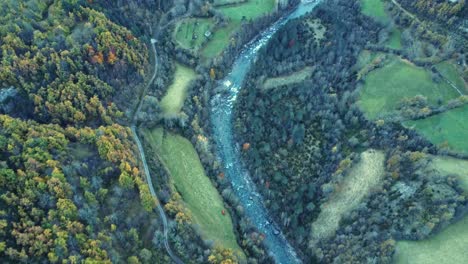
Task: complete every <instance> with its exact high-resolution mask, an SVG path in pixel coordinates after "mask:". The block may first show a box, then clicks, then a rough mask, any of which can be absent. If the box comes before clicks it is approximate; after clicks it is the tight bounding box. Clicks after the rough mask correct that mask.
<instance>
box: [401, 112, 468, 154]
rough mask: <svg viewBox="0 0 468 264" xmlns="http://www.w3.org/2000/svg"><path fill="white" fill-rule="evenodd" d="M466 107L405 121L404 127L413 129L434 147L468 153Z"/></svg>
mask: <svg viewBox="0 0 468 264" xmlns="http://www.w3.org/2000/svg"><path fill="white" fill-rule="evenodd" d="M467 117H468V105H465V106H463V107H459V108H455V109H452V110H449V111H447V112H444V113H441V114H438V115H434V116H430V117H428V118H425V119H420V120H413V121H406V122H404V123H403V125H404V126H406V127H409V128H412V129H415V130H416V131H418V132H419V133H421V134H422V135H423V136H425V137H426V138H427V139H428V140H429V141H431V142H432V143H433V144H436V145H441V144H443V145H446V146H447V147H448V148H449V149H451V150H454V151H458V152H462V153H468V140H467V139H468V122H467Z"/></svg>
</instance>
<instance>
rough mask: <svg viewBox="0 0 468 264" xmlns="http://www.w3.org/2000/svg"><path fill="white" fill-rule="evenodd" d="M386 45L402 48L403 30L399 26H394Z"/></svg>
mask: <svg viewBox="0 0 468 264" xmlns="http://www.w3.org/2000/svg"><path fill="white" fill-rule="evenodd" d="M385 46H387V47H389V48H392V49H397V50H399V49H401V48H402V47H403V46H402V44H401V30H399V29H398V28H393V30H392V32H391V33H390V37H389V39H388V41H387V43H386V45H385Z"/></svg>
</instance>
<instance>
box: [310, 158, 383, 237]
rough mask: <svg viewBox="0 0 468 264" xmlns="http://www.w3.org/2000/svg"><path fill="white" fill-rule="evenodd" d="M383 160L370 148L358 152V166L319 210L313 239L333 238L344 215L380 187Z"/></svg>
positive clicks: (313, 228) (314, 225) (355, 166)
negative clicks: (359, 155) (359, 154)
mask: <svg viewBox="0 0 468 264" xmlns="http://www.w3.org/2000/svg"><path fill="white" fill-rule="evenodd" d="M384 161H385V154H384V153H383V152H382V151H377V150H373V149H370V150H367V151H365V152H363V153H361V160H360V161H359V163H357V164H356V165H354V167H353V168H351V170H350V172H349V173H348V175H347V176H346V177H345V179H344V180H343V182H342V183H341V184H340V186H338V187H337V188H336V190H335V192H334V194H332V196H331V198H330V200H328V201H327V202H326V203H325V204H323V205H322V208H321V209H322V211H321V212H320V214H319V216H318V218H317V220H316V221H315V222H314V223H313V224H312V238H313V240H315V241H317V240H318V239H323V238H327V237H330V236H332V235H333V234H334V233H335V231H336V229H337V228H338V226H339V224H340V220H341V218H342V217H343V215H345V214H346V213H348V212H350V211H351V210H353V209H354V208H356V206H357V205H359V203H361V201H362V199H363V198H364V197H366V196H367V195H368V194H369V193H370V192H372V191H373V190H374V189H376V188H378V187H379V185H380V183H381V182H382V178H383V176H384V172H385V171H384Z"/></svg>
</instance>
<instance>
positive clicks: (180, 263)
mask: <svg viewBox="0 0 468 264" xmlns="http://www.w3.org/2000/svg"><path fill="white" fill-rule="evenodd" d="M151 46H152V49H153V53H154V72H153V76H151V79H150V80H149V81H148V84H147V85H146V86H145V87H144V89H143V94H142V96H141V98H140V100H139V102H138V106H137V109H136V111H135V113H134V114H133V118H132V119H133V120H132V125H131V129H132V135H133V139H134V140H135V143H136V144H137V147H138V152H139V153H140V159H141V162H142V163H143V169H144V172H145V177H146V182H147V183H148V187H149V190H150V193H151V196H153V198H154V199H156V203H157V210H158V213H159V216H160V217H161V219H162V222H163V234H164V247H165V249H166V252H167V254H168V255H169V257H171V259H172V261H174V262H175V263H176V264H183V263H184V262H183V261H182V260H181V259H180V258H179V257H177V256H176V255H175V254H174V252H172V249H171V246H170V245H169V227H168V221H167V216H166V213H165V212H164V209H163V208H162V205H161V202H160V201H159V198H158V196H157V195H156V191H155V190H154V186H153V181H152V179H151V174H150V171H149V167H148V163H147V162H146V156H145V150H144V149H143V145H142V144H141V140H140V138H139V137H138V133H137V131H136V119H135V117H136V116H137V115H138V113H139V112H140V109H141V105H142V102H143V98H144V97H145V94H146V91H147V90H148V88H149V87H150V85H151V84H152V83H153V81H154V79H156V76H157V73H158V53H157V51H156V40H154V39H151Z"/></svg>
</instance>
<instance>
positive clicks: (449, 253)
mask: <svg viewBox="0 0 468 264" xmlns="http://www.w3.org/2000/svg"><path fill="white" fill-rule="evenodd" d="M467 245H468V217H464V218H463V219H462V220H460V221H458V222H457V223H455V224H452V225H450V226H449V227H447V228H446V229H444V230H442V232H440V233H438V234H436V235H435V236H434V237H432V238H429V239H425V240H421V241H398V242H397V244H396V253H395V257H394V259H395V263H397V264H465V263H466V261H467V260H468V250H467Z"/></svg>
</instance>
